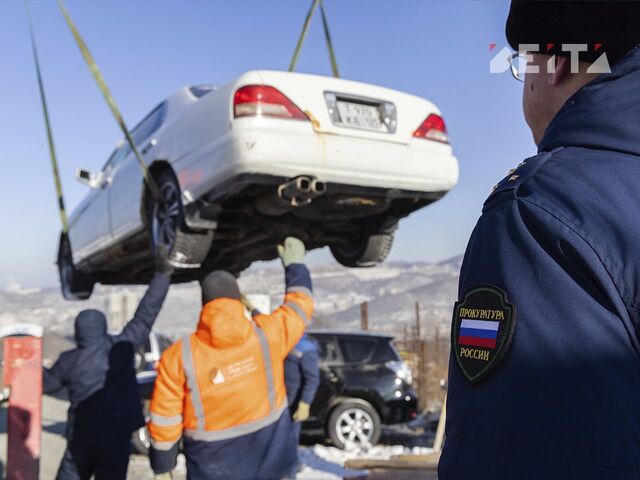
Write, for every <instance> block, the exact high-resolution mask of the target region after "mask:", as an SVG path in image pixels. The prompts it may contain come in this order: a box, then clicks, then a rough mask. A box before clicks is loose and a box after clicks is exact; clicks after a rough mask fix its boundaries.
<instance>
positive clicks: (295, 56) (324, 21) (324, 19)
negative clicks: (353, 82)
mask: <svg viewBox="0 0 640 480" xmlns="http://www.w3.org/2000/svg"><path fill="white" fill-rule="evenodd" d="M318 5H320V14H321V15H322V27H323V29H324V37H325V40H326V42H327V49H328V50H329V59H330V60H331V70H332V72H333V76H334V77H336V78H340V73H339V72H338V62H337V61H336V54H335V52H334V50H333V42H332V41H331V34H330V33H329V22H328V21H327V14H326V13H325V11H324V2H323V0H312V3H311V8H309V12H308V13H307V17H306V18H305V19H304V24H303V26H302V32H300V37H299V38H298V43H297V44H296V49H295V50H294V52H293V57H292V58H291V63H290V64H289V71H290V72H293V70H294V69H295V68H296V63H298V57H299V56H300V50H301V49H302V44H303V43H304V40H305V38H306V37H307V32H308V31H309V25H310V24H311V17H313V13H314V12H315V10H316V7H317V6H318Z"/></svg>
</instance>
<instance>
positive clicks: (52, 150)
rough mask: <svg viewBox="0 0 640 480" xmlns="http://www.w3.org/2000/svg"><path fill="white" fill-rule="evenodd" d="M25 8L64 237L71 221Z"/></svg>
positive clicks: (29, 13)
mask: <svg viewBox="0 0 640 480" xmlns="http://www.w3.org/2000/svg"><path fill="white" fill-rule="evenodd" d="M24 6H25V9H26V11H27V20H28V22H29V36H30V38H31V53H32V54H33V63H34V64H35V66H36V76H37V78H38V89H39V90H40V104H41V106H42V115H43V117H44V125H45V128H46V131H47V143H48V145H49V158H50V159H51V169H52V170H53V183H54V185H55V189H56V195H57V197H58V210H59V212H60V221H61V222H62V233H63V234H64V235H66V234H67V232H68V231H69V220H68V218H67V212H66V210H65V207H64V196H63V194H62V183H61V182H60V172H59V169H58V158H57V156H56V149H55V145H54V143H53V134H52V132H51V121H50V120H49V109H48V108H47V97H46V96H45V93H44V84H43V82H42V72H41V71H40V60H39V58H38V48H37V46H36V37H35V35H34V33H33V21H32V20H31V10H30V9H29V0H24Z"/></svg>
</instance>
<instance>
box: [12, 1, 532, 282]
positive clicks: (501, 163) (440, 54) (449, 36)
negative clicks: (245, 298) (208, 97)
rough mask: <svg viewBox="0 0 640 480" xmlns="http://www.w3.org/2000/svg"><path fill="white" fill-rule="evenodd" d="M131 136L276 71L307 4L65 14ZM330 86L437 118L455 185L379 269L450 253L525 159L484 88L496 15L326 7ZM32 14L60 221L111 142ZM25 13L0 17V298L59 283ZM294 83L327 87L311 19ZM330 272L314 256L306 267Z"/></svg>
mask: <svg viewBox="0 0 640 480" xmlns="http://www.w3.org/2000/svg"><path fill="white" fill-rule="evenodd" d="M66 4H67V8H68V10H69V12H70V14H71V16H72V18H73V19H74V20H75V22H76V24H77V26H78V28H79V29H80V31H81V33H82V34H83V35H84V37H85V40H86V41H87V43H88V45H89V48H90V49H91V51H92V53H93V55H94V57H95V58H96V60H97V62H98V64H99V65H100V68H101V69H102V71H103V74H104V76H105V78H106V80H107V83H108V84H109V86H110V88H111V90H112V92H113V94H114V96H115V98H116V100H117V102H118V103H119V105H120V107H121V109H122V112H123V115H124V117H125V119H126V120H127V122H128V124H129V125H130V126H133V125H134V124H135V123H136V122H137V121H138V120H139V119H141V118H142V117H143V116H144V115H145V114H146V113H147V112H148V111H149V110H150V109H151V108H152V107H153V106H154V105H155V104H157V103H158V102H159V101H160V100H162V99H163V98H164V97H166V96H168V95H169V94H170V93H171V92H173V91H174V90H176V89H177V88H179V87H180V86H182V85H186V84H198V83H214V84H224V83H227V82H228V81H230V80H232V79H233V78H234V77H236V76H237V75H239V74H240V73H242V72H244V71H247V70H253V69H259V68H264V69H280V70H285V69H286V68H287V66H288V63H289V60H290V58H291V54H292V52H293V48H294V46H295V42H296V40H297V37H298V34H299V32H300V29H301V26H302V22H303V20H304V16H305V14H306V11H307V9H308V7H309V4H310V3H309V2H308V1H305V0H236V1H231V0H228V1H205V0H136V1H135V2H134V1H119V0H115V1H114V0H109V1H106V0H103V1H88V0H67V3H66ZM325 6H326V9H327V14H328V17H329V21H330V26H331V32H332V36H333V40H334V44H335V50H336V55H337V58H338V65H339V67H340V73H341V75H342V76H343V77H344V78H348V79H353V80H358V81H363V82H368V83H373V84H378V85H383V86H386V87H390V88H394V89H398V90H403V91H406V92H409V93H412V94H415V95H419V96H422V97H425V98H428V99H430V100H432V101H433V102H435V103H436V104H437V105H438V106H439V107H440V109H441V110H442V112H443V115H444V118H445V121H446V122H447V126H448V129H449V133H450V136H451V140H452V144H453V147H454V152H455V154H456V155H457V157H458V158H459V160H460V171H461V176H460V183H459V184H458V186H457V187H456V188H455V189H454V190H453V191H452V192H451V193H450V194H449V195H447V196H446V197H445V198H444V199H443V200H441V201H440V202H438V203H436V204H434V205H432V206H430V207H427V208H426V209H424V210H422V211H420V212H418V213H416V214H414V215H412V216H411V217H410V218H408V219H405V220H404V221H402V222H401V224H400V229H399V231H398V233H397V238H396V242H395V245H394V248H393V250H392V253H391V255H390V259H392V260H408V261H437V260H441V259H445V258H447V257H450V256H453V255H456V254H459V253H462V252H463V251H464V248H465V245H466V242H467V240H468V238H469V235H470V233H471V230H472V229H473V226H474V225H475V222H476V220H477V218H478V216H479V215H480V210H481V207H482V202H483V201H484V199H485V198H486V196H487V195H488V193H489V191H490V189H491V187H492V186H493V185H494V184H495V183H496V182H497V181H498V180H500V179H501V178H502V177H503V176H504V175H506V172H507V171H508V170H509V169H510V168H512V167H513V166H515V165H516V164H517V163H519V162H520V161H521V160H522V159H523V158H524V157H526V156H529V155H531V154H532V153H534V151H535V147H534V145H533V142H532V140H531V136H530V133H529V131H528V129H527V127H526V125H525V123H524V119H523V117H522V112H521V107H520V104H521V94H522V86H521V84H520V83H518V82H516V81H515V80H513V79H512V78H511V75H509V74H508V73H505V74H500V75H496V74H490V73H489V61H490V59H491V56H492V52H490V51H489V44H490V43H497V44H498V48H497V49H496V50H495V51H497V50H499V49H500V48H502V47H503V46H505V45H506V41H505V38H504V22H505V19H506V16H507V12H508V8H509V4H508V2H506V1H497V0H496V1H479V0H473V1H462V0H461V1H446V2H445V1H423V0H421V1H418V0H393V1H392V0H387V1H381V0H348V1H347V0H325ZM32 14H33V19H34V23H35V26H36V35H37V39H38V42H39V47H40V56H41V62H42V68H43V74H44V79H45V86H46V89H47V96H48V100H49V108H50V111H51V112H50V113H51V119H52V123H53V129H54V135H55V141H56V147H57V152H58V156H59V158H60V162H61V170H62V183H63V187H64V190H65V196H66V201H67V205H68V207H69V210H71V209H72V208H73V207H74V206H75V205H76V204H77V203H78V202H79V200H80V199H81V198H82V197H83V196H84V195H85V194H86V189H85V187H83V186H82V185H80V184H78V183H76V182H75V181H74V179H73V173H74V171H75V168H76V167H79V166H82V167H85V168H88V169H92V170H98V169H99V168H100V167H101V166H102V164H103V163H104V162H105V160H106V158H107V156H108V155H109V153H110V152H111V151H112V149H113V147H114V145H115V144H116V142H117V141H118V140H119V139H120V137H121V135H120V132H119V130H118V127H117V126H116V124H115V122H114V120H113V119H112V117H111V114H110V112H109V111H108V109H107V106H106V104H105V103H104V101H103V99H102V97H101V95H100V94H99V92H98V90H97V88H96V86H95V85H94V83H93V80H92V78H91V77H90V74H89V72H88V70H87V68H86V67H85V65H84V63H83V60H82V59H81V57H80V54H79V52H78V50H77V48H76V46H75V44H74V43H73V39H72V37H71V34H70V33H69V31H68V30H67V27H66V24H65V23H64V19H63V17H62V15H61V13H60V12H59V11H58V10H57V7H56V5H55V2H54V1H53V0H46V1H38V0H32ZM29 48H30V47H29V41H28V30H27V23H26V18H25V13H24V7H23V3H22V0H2V1H0V62H1V64H2V66H3V68H2V70H0V72H1V74H0V105H1V107H0V132H2V134H0V162H2V163H1V164H2V166H3V169H2V175H0V205H1V207H0V212H1V214H2V220H3V227H2V228H1V229H0V231H1V232H2V234H1V235H0V287H2V286H3V285H6V284H7V283H8V282H9V280H10V279H12V280H14V281H17V282H19V283H21V284H23V285H30V286H49V285H55V284H56V283H57V279H56V270H55V268H54V258H55V253H56V248H57V238H58V232H59V219H58V216H57V211H56V206H55V194H54V190H53V184H52V178H51V173H50V168H49V160H48V153H47V147H46V140H45V133H44V127H43V122H42V115H41V111H40V107H39V103H38V102H39V100H38V96H37V86H36V80H35V72H34V67H33V64H32V60H31V55H30V50H29ZM298 70H299V71H302V72H309V73H316V74H326V75H330V74H331V69H330V65H329V60H328V55H327V52H326V50H325V46H324V38H323V34H322V24H321V22H320V16H319V15H318V16H317V17H316V18H314V21H313V23H312V25H311V29H310V32H309V36H308V38H307V41H306V43H305V45H304V48H303V51H302V54H301V56H300V60H299V64H298ZM310 257H311V260H312V261H315V262H324V261H331V257H330V255H329V254H328V253H327V252H322V251H320V252H317V253H313V254H311V255H310Z"/></svg>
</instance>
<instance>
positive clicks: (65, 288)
mask: <svg viewBox="0 0 640 480" xmlns="http://www.w3.org/2000/svg"><path fill="white" fill-rule="evenodd" d="M58 273H59V275H60V288H61V289H62V295H63V296H64V298H66V299H67V300H86V299H87V298H89V297H90V296H91V292H93V281H92V280H91V279H90V278H87V277H85V276H84V275H82V274H80V273H79V272H78V271H77V270H76V268H75V266H74V265H73V257H72V255H71V244H70V243H69V238H68V237H67V236H66V235H65V234H62V235H61V236H60V245H59V246H58Z"/></svg>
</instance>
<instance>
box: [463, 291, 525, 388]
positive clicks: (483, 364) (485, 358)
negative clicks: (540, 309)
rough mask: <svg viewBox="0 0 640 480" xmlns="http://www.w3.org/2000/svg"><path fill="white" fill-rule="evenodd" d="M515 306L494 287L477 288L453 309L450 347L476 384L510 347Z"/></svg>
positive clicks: (468, 376)
mask: <svg viewBox="0 0 640 480" xmlns="http://www.w3.org/2000/svg"><path fill="white" fill-rule="evenodd" d="M515 326H516V310H515V307H514V306H513V305H512V304H510V303H509V302H508V300H507V294H506V293H505V292H504V291H503V290H502V289H500V288H498V287H496V286H493V285H478V286H476V287H473V288H470V289H469V290H467V291H466V292H465V293H464V298H463V299H462V301H460V302H456V304H455V306H454V308H453V322H452V324H451V345H452V346H453V350H454V356H455V358H456V363H457V364H458V367H460V370H461V371H462V373H463V374H464V376H465V377H466V378H467V380H469V382H471V383H475V382H477V381H479V380H481V379H483V378H484V377H486V376H487V374H488V373H489V372H491V371H492V370H493V369H494V368H495V367H496V366H497V365H498V363H499V362H500V360H502V358H503V357H504V354H505V353H506V352H507V350H509V347H510V346H511V339H512V338H513V333H514V331H515Z"/></svg>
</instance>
